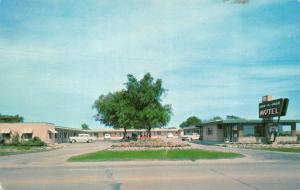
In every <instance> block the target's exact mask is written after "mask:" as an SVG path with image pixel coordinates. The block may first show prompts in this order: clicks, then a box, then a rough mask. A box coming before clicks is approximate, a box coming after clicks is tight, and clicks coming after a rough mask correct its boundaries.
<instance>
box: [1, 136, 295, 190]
mask: <svg viewBox="0 0 300 190" xmlns="http://www.w3.org/2000/svg"><path fill="white" fill-rule="evenodd" d="M111 144H112V142H97V143H92V144H67V145H66V147H65V148H62V149H58V150H53V151H50V152H41V153H33V154H26V155H25V154H24V155H13V156H3V157H0V173H1V175H0V189H1V188H2V189H4V190H20V189H28V190H37V189H44V190H50V189H51V190H59V189H60V190H61V189H67V190H68V189H70V190H71V189H72V190H74V189H78V190H79V189H80V190H81V189H86V190H89V189H91V190H94V189H95V190H96V189H97V190H99V189H108V190H110V189H111V190H121V189H122V190H124V189H128V190H135V189H136V190H141V189H146V190H147V189H149V190H150V189H158V190H160V189H175V190H181V189H185V190H190V189H191V190H193V189H195V190H196V189H197V190H199V189H242V190H247V189H272V190H276V189H280V190H281V189H289V190H290V189H295V190H298V189H300V175H299V174H300V159H298V158H299V154H290V153H277V152H265V151H255V150H241V149H228V148H223V147H215V146H205V145H199V144H193V145H192V146H193V147H195V148H203V149H210V150H225V151H228V150H230V151H232V150H233V151H236V152H241V153H245V155H246V157H244V158H237V159H229V160H228V159H227V160H198V161H194V162H192V161H128V162H100V163H67V162H66V159H68V158H69V157H70V156H72V155H76V154H82V153H86V152H91V151H96V150H101V149H105V148H107V147H109V146H111Z"/></svg>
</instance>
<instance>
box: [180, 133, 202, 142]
mask: <svg viewBox="0 0 300 190" xmlns="http://www.w3.org/2000/svg"><path fill="white" fill-rule="evenodd" d="M181 139H182V140H183V141H192V140H199V139H200V135H199V134H198V133H192V134H191V135H183V136H182V137H181Z"/></svg>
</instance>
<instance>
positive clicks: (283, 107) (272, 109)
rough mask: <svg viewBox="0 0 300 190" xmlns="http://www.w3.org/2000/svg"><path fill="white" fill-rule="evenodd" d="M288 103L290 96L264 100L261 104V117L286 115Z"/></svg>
mask: <svg viewBox="0 0 300 190" xmlns="http://www.w3.org/2000/svg"><path fill="white" fill-rule="evenodd" d="M288 104H289V99H288V98H280V99H276V100H272V101H265V102H262V103H260V104H259V118H270V117H280V116H285V115H286V111H287V107H288Z"/></svg>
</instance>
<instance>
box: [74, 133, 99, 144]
mask: <svg viewBox="0 0 300 190" xmlns="http://www.w3.org/2000/svg"><path fill="white" fill-rule="evenodd" d="M95 140H96V137H92V136H90V135H89V134H79V135H78V136H77V137H69V142H71V143H75V142H86V143H92V142H94V141H95Z"/></svg>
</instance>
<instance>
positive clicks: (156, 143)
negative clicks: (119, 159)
mask: <svg viewBox="0 0 300 190" xmlns="http://www.w3.org/2000/svg"><path fill="white" fill-rule="evenodd" d="M189 146H190V145H189V144H188V143H184V142H179V141H178V142H177V141H164V140H162V139H147V140H137V141H132V142H122V143H120V144H116V145H112V148H182V147H189Z"/></svg>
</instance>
